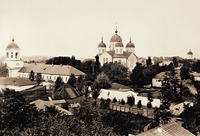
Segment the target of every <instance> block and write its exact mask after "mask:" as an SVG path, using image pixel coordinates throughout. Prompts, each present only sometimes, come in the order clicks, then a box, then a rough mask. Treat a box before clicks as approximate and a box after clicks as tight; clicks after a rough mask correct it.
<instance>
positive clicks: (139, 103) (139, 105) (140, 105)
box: [137, 100, 142, 108]
mask: <svg viewBox="0 0 200 136" xmlns="http://www.w3.org/2000/svg"><path fill="white" fill-rule="evenodd" d="M137 107H138V108H142V102H141V100H139V101H138V104H137Z"/></svg>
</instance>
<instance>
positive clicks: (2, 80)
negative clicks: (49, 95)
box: [0, 77, 37, 86]
mask: <svg viewBox="0 0 200 136" xmlns="http://www.w3.org/2000/svg"><path fill="white" fill-rule="evenodd" d="M36 84H37V83H36V81H30V80H29V79H27V78H14V77H0V85H13V86H26V85H36Z"/></svg>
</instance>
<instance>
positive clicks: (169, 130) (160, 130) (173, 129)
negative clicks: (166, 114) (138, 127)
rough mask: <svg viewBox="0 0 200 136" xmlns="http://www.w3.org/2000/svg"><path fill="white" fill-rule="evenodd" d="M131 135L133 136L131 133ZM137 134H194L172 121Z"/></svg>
mask: <svg viewBox="0 0 200 136" xmlns="http://www.w3.org/2000/svg"><path fill="white" fill-rule="evenodd" d="M129 136H132V135H131V134H129ZM137 136H194V134H192V133H191V132H190V131H188V130H187V129H185V128H183V127H182V126H181V125H179V124H178V123H176V122H174V121H172V122H169V123H167V124H164V125H161V126H158V127H156V128H153V129H150V130H147V131H146V132H143V133H140V134H138V135H137Z"/></svg>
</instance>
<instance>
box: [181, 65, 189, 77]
mask: <svg viewBox="0 0 200 136" xmlns="http://www.w3.org/2000/svg"><path fill="white" fill-rule="evenodd" d="M180 76H181V79H182V80H184V79H189V78H190V72H189V68H188V67H185V66H183V67H181V72H180Z"/></svg>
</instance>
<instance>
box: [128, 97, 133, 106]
mask: <svg viewBox="0 0 200 136" xmlns="http://www.w3.org/2000/svg"><path fill="white" fill-rule="evenodd" d="M127 103H128V104H129V106H133V105H134V104H135V98H134V96H128V97H127Z"/></svg>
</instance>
